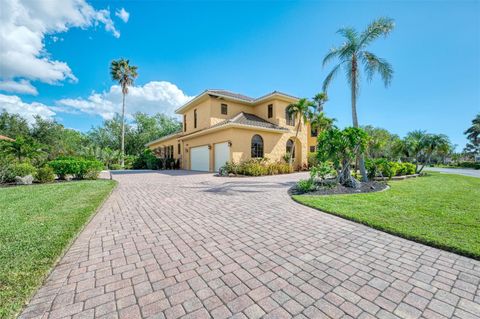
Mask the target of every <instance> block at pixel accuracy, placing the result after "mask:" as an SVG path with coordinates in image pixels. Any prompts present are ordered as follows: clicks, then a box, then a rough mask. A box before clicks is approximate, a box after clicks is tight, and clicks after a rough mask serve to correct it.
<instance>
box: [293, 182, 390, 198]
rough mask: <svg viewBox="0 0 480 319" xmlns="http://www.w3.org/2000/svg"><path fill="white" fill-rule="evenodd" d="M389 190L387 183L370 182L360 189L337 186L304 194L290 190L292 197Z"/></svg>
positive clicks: (363, 184)
mask: <svg viewBox="0 0 480 319" xmlns="http://www.w3.org/2000/svg"><path fill="white" fill-rule="evenodd" d="M387 188H388V185H387V184H386V183H385V182H377V181H369V182H365V183H361V184H360V187H359V188H352V187H345V186H342V185H339V184H338V185H336V186H334V187H323V188H319V189H317V190H316V191H313V192H307V193H302V192H299V191H298V190H297V189H296V188H295V186H293V187H292V188H290V190H289V193H290V195H338V194H361V193H373V192H379V191H383V190H385V189H387Z"/></svg>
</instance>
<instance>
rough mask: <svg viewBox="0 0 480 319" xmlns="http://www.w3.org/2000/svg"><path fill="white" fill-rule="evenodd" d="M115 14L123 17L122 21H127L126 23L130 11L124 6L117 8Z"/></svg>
mask: <svg viewBox="0 0 480 319" xmlns="http://www.w3.org/2000/svg"><path fill="white" fill-rule="evenodd" d="M115 15H116V16H117V17H119V18H120V19H122V21H123V22H125V23H127V22H128V18H130V13H128V12H127V10H125V9H124V8H121V9H120V10H117V11H116V12H115Z"/></svg>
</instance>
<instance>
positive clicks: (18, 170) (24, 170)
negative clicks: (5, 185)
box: [11, 162, 37, 178]
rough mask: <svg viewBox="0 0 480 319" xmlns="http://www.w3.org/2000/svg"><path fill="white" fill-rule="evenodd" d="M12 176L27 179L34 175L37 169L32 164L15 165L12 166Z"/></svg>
mask: <svg viewBox="0 0 480 319" xmlns="http://www.w3.org/2000/svg"><path fill="white" fill-rule="evenodd" d="M11 170H12V175H13V178H15V176H20V177H25V176H27V175H34V174H35V172H36V171H37V169H36V168H35V167H34V166H33V165H32V164H30V163H28V162H25V163H15V164H13V165H12V168H11Z"/></svg>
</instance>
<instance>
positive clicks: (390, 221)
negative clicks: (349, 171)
mask: <svg viewBox="0 0 480 319" xmlns="http://www.w3.org/2000/svg"><path fill="white" fill-rule="evenodd" d="M428 174H429V175H428V176H425V177H420V178H414V179H407V180H402V181H391V182H389V185H390V186H391V188H390V189H389V190H386V191H383V192H378V193H368V194H353V195H331V196H308V195H296V196H293V199H294V200H296V201H297V202H300V203H302V204H305V205H307V206H310V207H313V208H317V209H319V210H321V211H324V212H328V213H331V214H334V215H338V216H341V217H344V218H346V219H350V220H353V221H356V222H359V223H362V224H365V225H368V226H371V227H373V228H376V229H380V230H383V231H386V232H388V233H391V234H394V235H398V236H400V237H404V238H408V239H412V240H415V241H418V242H421V243H424V244H427V245H430V246H434V247H438V248H442V249H445V250H449V251H453V252H456V253H459V254H462V255H466V256H469V257H473V258H476V259H480V201H479V198H480V178H474V177H468V176H461V175H453V174H439V173H428Z"/></svg>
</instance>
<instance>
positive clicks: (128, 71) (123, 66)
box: [110, 59, 138, 167]
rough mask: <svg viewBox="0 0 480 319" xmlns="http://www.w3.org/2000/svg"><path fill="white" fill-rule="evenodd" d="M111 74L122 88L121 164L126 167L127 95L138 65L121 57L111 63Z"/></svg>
mask: <svg viewBox="0 0 480 319" xmlns="http://www.w3.org/2000/svg"><path fill="white" fill-rule="evenodd" d="M110 75H111V77H112V80H114V81H117V82H118V83H119V84H120V87H121V88H122V97H123V98H122V122H121V128H122V129H121V130H122V134H121V139H120V150H121V153H122V160H121V165H122V167H124V159H123V157H124V156H125V96H126V95H127V94H128V87H129V86H132V85H133V80H134V79H135V78H136V77H137V76H138V74H137V67H136V66H133V65H130V61H129V60H126V59H120V60H116V61H112V63H111V65H110Z"/></svg>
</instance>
